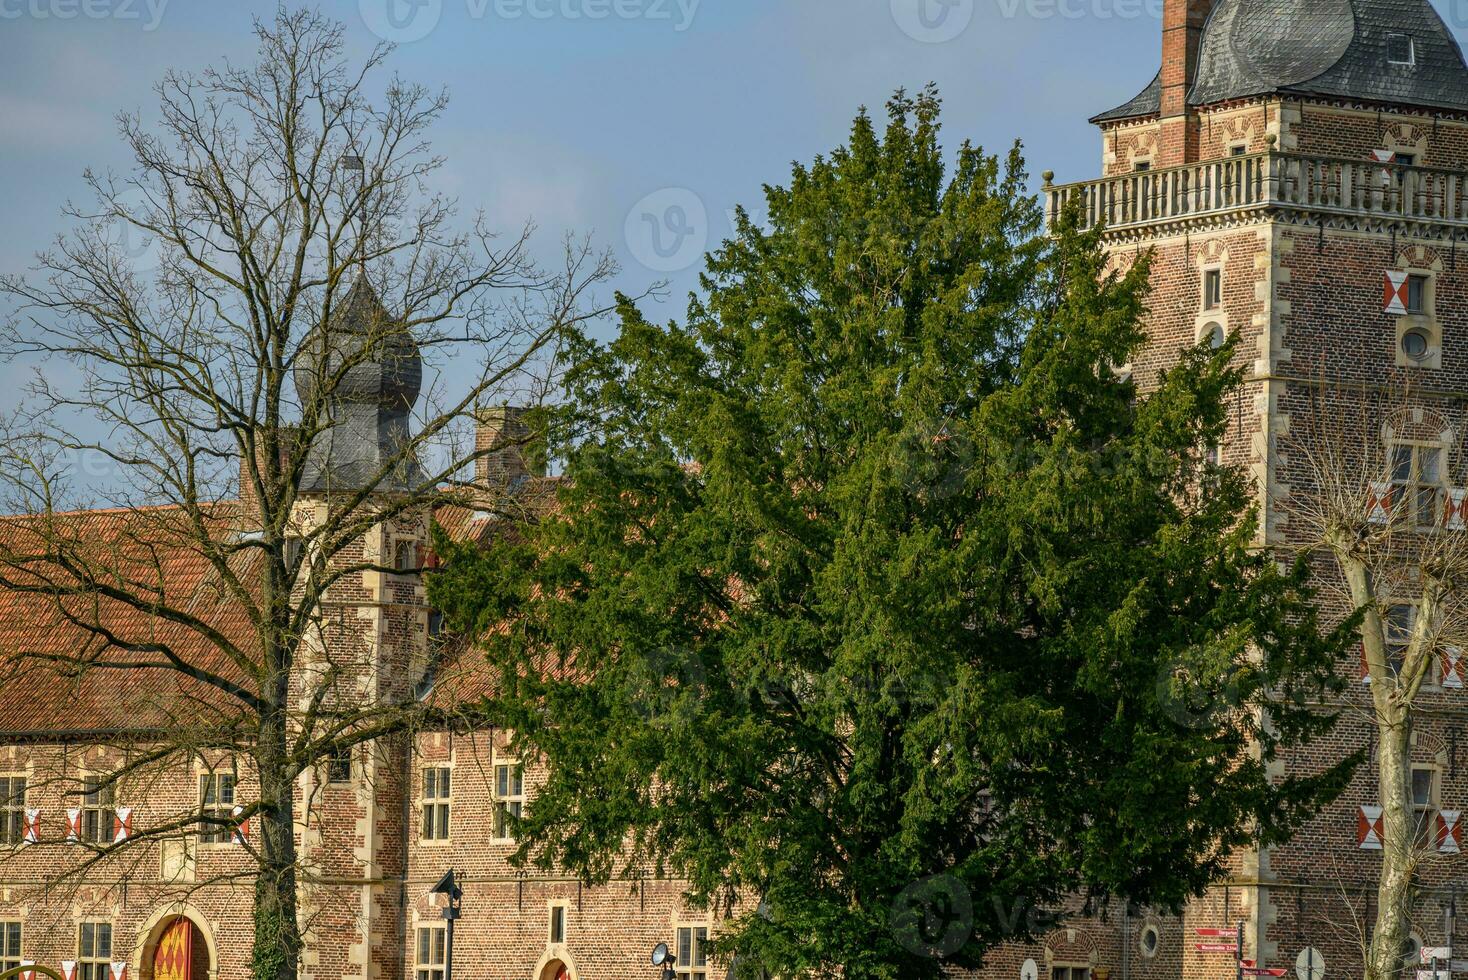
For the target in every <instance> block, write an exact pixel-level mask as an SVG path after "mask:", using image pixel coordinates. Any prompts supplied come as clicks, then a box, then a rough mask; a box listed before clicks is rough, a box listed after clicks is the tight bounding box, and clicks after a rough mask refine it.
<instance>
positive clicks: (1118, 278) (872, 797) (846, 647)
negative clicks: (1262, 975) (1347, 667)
mask: <svg viewBox="0 0 1468 980" xmlns="http://www.w3.org/2000/svg"><path fill="white" fill-rule="evenodd" d="M1024 188H1025V174H1024V172H1023V163H1022V161H1021V159H1020V156H1019V151H1018V149H1017V148H1016V149H1015V150H1014V151H1013V152H1011V153H1010V154H1009V155H1008V156H1007V158H1006V159H1004V160H1002V161H1001V160H1000V159H998V158H996V157H993V156H986V155H985V154H984V153H983V152H982V151H981V150H980V149H978V148H976V147H972V146H969V145H967V144H965V145H964V146H963V147H962V148H961V149H960V150H959V151H958V154H957V159H956V162H955V164H954V167H953V171H952V175H951V177H950V176H949V175H948V172H947V168H946V167H945V163H944V157H943V151H942V148H941V146H940V144H939V100H938V98H937V97H936V94H935V93H934V92H933V91H932V90H931V89H930V90H928V91H925V92H924V93H922V94H920V95H918V96H916V97H912V96H907V95H904V94H902V93H899V94H898V96H897V97H896V98H895V99H894V100H893V101H892V102H891V103H890V106H889V123H888V125H887V127H886V131H885V134H883V133H882V132H880V131H879V128H878V127H877V126H876V125H874V123H873V121H872V120H871V119H870V118H869V117H868V116H867V115H866V114H865V113H863V114H861V115H859V116H858V118H857V119H856V121H855V124H854V126H853V128H852V131H851V136H850V142H849V145H848V146H845V147H842V148H839V149H837V150H835V151H834V152H833V153H832V154H831V155H830V156H829V157H822V158H818V159H816V160H815V161H814V163H813V164H812V165H810V166H809V167H806V166H796V167H795V168H794V171H793V174H792V176H791V180H790V183H789V186H788V187H769V188H767V190H766V194H767V198H768V206H769V221H768V227H764V228H762V227H760V226H757V225H756V224H755V223H753V222H752V221H751V220H750V219H749V217H748V216H747V214H745V213H744V212H743V211H740V212H738V217H737V229H736V234H735V237H734V238H733V239H732V240H731V241H728V242H726V243H725V244H724V245H723V246H722V248H720V249H719V250H718V251H717V252H716V253H714V254H713V255H711V256H710V257H709V259H708V266H707V272H706V274H705V275H704V277H703V290H702V296H701V298H694V299H692V300H691V301H690V306H689V309H688V314H687V317H686V322H685V323H683V324H678V323H672V324H669V325H667V326H662V327H660V326H657V325H655V324H653V323H650V322H649V321H648V320H646V319H645V318H644V317H643V315H642V313H641V312H640V311H639V310H638V309H637V308H636V307H635V305H634V304H633V303H631V302H624V303H623V304H622V306H621V330H620V332H619V335H618V336H617V337H616V338H615V339H614V340H613V341H611V342H610V343H608V344H605V345H599V344H594V343H591V342H590V341H586V342H584V343H583V345H582V346H581V349H580V350H578V351H577V354H578V357H579V363H578V364H577V366H576V367H575V369H574V370H573V371H572V373H571V374H570V384H569V389H568V391H567V398H566V401H565V404H564V406H563V407H561V408H559V409H557V410H555V411H554V412H548V413H546V414H545V415H544V416H543V417H542V422H543V423H544V429H543V431H544V433H545V437H546V439H547V440H548V447H547V448H548V451H549V452H551V453H552V454H554V455H556V456H557V457H558V458H560V459H562V460H563V461H564V475H565V477H566V479H565V480H564V481H563V482H562V484H561V486H560V489H559V502H558V506H557V508H556V510H555V512H554V513H553V514H552V515H551V516H550V517H549V518H547V519H545V520H543V521H541V522H539V523H537V524H535V525H533V526H530V527H527V528H526V529H525V531H524V533H523V534H519V535H515V536H513V537H510V538H506V539H505V540H501V541H499V542H497V543H496V544H495V545H493V546H492V547H490V548H489V549H488V550H487V551H480V550H475V549H472V548H454V547H452V546H451V545H450V544H449V542H447V541H445V540H441V541H440V547H441V548H443V549H444V550H445V551H446V552H447V562H446V566H445V568H444V570H443V571H442V572H440V573H438V575H437V576H436V578H435V579H434V581H433V582H432V584H431V590H432V594H433V597H434V599H435V602H436V603H437V604H438V605H439V606H440V608H442V609H444V610H445V611H446V613H447V614H448V616H449V620H450V622H451V623H452V624H453V625H454V626H455V627H456V628H458V629H459V630H463V631H468V632H473V633H477V634H482V640H481V644H482V648H483V651H484V657H485V660H486V661H487V664H488V669H490V670H492V671H494V672H496V673H497V675H498V681H499V686H498V690H499V691H500V694H499V695H498V696H497V697H496V698H495V699H493V701H492V702H491V703H490V704H489V705H487V710H489V711H491V712H493V714H494V716H495V718H496V719H497V720H498V721H500V722H501V723H503V724H505V725H507V726H509V727H511V728H513V730H514V731H515V733H516V738H517V739H518V740H519V742H520V744H521V745H522V747H523V749H524V751H525V752H526V753H528V754H529V755H530V756H535V757H539V758H542V759H543V760H544V761H545V762H546V763H547V764H548V766H549V772H550V775H549V782H548V783H547V784H546V785H545V786H543V787H542V788H540V789H539V790H538V793H537V794H536V797H535V799H534V801H533V803H532V804H531V805H530V806H529V808H528V810H527V812H526V815H525V818H524V820H523V822H522V825H521V827H520V839H521V840H522V841H523V842H524V843H523V845H522V849H521V855H520V857H521V859H522V860H527V861H533V862H537V863H540V864H550V863H558V864H559V865H561V866H563V867H566V868H568V869H570V870H572V871H573V872H574V873H576V874H578V875H581V876H584V877H585V878H586V879H588V880H591V881H605V880H608V879H611V878H615V877H617V876H619V875H623V874H627V873H629V872H628V868H629V862H632V863H638V862H646V863H650V864H652V865H654V866H655V867H656V868H657V869H658V871H659V872H662V873H666V874H670V875H675V876H678V877H680V878H684V879H687V880H688V881H689V882H690V883H691V884H690V889H691V892H692V895H693V897H694V898H695V899H696V900H699V901H703V902H708V903H710V904H711V905H718V906H719V907H721V908H723V907H725V906H724V904H723V903H725V902H727V900H728V899H730V898H731V897H734V896H738V897H739V899H740V901H739V903H738V905H737V908H736V915H735V918H733V919H732V920H730V921H728V922H723V921H720V922H719V924H718V928H717V929H716V932H717V933H718V934H719V936H720V937H721V941H720V944H719V948H720V951H721V953H722V954H724V955H726V956H729V955H735V954H737V955H738V956H739V957H740V962H741V963H747V964H750V965H752V966H756V967H760V968H763V969H764V970H766V971H769V972H771V973H774V974H778V975H783V976H794V975H797V974H811V973H813V974H831V973H832V972H833V971H835V970H838V969H839V970H840V971H841V973H842V975H844V976H845V977H848V978H864V977H891V978H895V977H903V978H911V977H924V976H936V975H937V974H938V973H939V972H940V968H941V967H942V965H943V964H945V963H950V964H973V963H976V962H978V960H979V958H980V957H981V955H982V954H983V953H984V952H985V951H986V950H987V949H989V948H991V947H992V946H993V945H994V944H996V943H998V942H1001V941H1003V940H1006V939H1009V938H1014V937H1017V936H1022V935H1025V934H1026V933H1028V932H1033V931H1035V930H1036V929H1042V928H1046V927H1047V926H1046V919H1045V918H1044V916H1042V915H1035V914H1031V910H1035V909H1051V908H1054V907H1055V906H1056V905H1057V903H1058V902H1060V901H1061V900H1062V899H1063V897H1064V896H1066V895H1070V894H1076V893H1084V894H1088V895H1091V896H1093V897H1095V896H1107V895H1117V896H1122V897H1125V898H1127V899H1131V900H1135V901H1139V902H1144V903H1151V904H1156V905H1159V906H1176V905H1178V904H1179V903H1182V902H1184V901H1186V900H1187V899H1188V898H1189V897H1190V896H1193V895H1196V894H1198V893H1199V892H1200V890H1201V889H1202V888H1203V887H1204V886H1205V885H1206V884H1207V883H1209V882H1210V881H1212V880H1214V879H1215V878H1217V877H1218V876H1219V875H1220V873H1221V872H1222V871H1223V869H1224V866H1225V862H1226V860H1227V857H1228V855H1229V854H1230V852H1231V851H1232V850H1234V849H1236V848H1238V847H1240V846H1242V845H1245V844H1247V843H1250V842H1252V841H1256V840H1257V841H1258V842H1260V843H1263V844H1269V843H1276V842H1279V841H1282V840H1284V839H1286V838H1287V837H1288V836H1289V835H1290V834H1291V833H1292V832H1293V831H1294V830H1295V829H1296V828H1298V827H1299V826H1300V824H1301V822H1302V821H1303V820H1304V819H1306V818H1307V817H1308V816H1309V815H1310V814H1311V813H1313V812H1314V811H1315V810H1316V809H1317V808H1318V807H1319V806H1320V805H1321V804H1322V802H1323V801H1325V800H1326V799H1328V798H1329V797H1330V796H1331V795H1332V794H1334V793H1336V792H1338V791H1339V789H1340V787H1341V786H1342V784H1343V780H1344V777H1345V776H1346V775H1347V773H1348V771H1349V768H1350V767H1351V766H1352V765H1354V762H1355V760H1348V762H1347V763H1345V764H1343V765H1342V766H1340V767H1337V768H1335V769H1332V770H1330V771H1328V772H1325V773H1322V774H1317V775H1315V776H1313V777H1310V778H1305V777H1300V776H1294V775H1292V776H1290V777H1288V778H1271V777H1270V776H1269V775H1268V774H1267V771H1266V767H1267V765H1268V763H1269V761H1270V760H1272V759H1273V758H1274V757H1275V755H1276V753H1277V752H1279V751H1280V750H1281V749H1283V748H1286V747H1289V746H1293V745H1298V744H1302V743H1304V742H1307V741H1309V740H1311V739H1312V738H1316V737H1318V736H1319V735H1320V734H1321V733H1322V732H1323V731H1324V730H1325V729H1326V728H1327V727H1328V726H1329V724H1330V721H1331V720H1330V719H1329V718H1326V717H1322V716H1320V715H1318V714H1313V713H1311V712H1310V711H1308V710H1306V709H1305V708H1304V707H1302V705H1303V704H1305V702H1306V700H1307V697H1308V696H1309V695H1312V694H1314V693H1318V692H1319V690H1320V689H1322V688H1324V687H1328V686H1330V685H1332V684H1333V683H1335V682H1334V681H1333V679H1332V676H1333V674H1332V664H1333V661H1334V658H1335V656H1336V654H1337V653H1338V652H1339V650H1340V649H1341V648H1342V642H1343V640H1342V638H1341V637H1340V636H1338V635H1335V634H1329V635H1326V634H1323V633H1322V631H1321V629H1320V627H1319V624H1318V623H1317V621H1316V619H1315V617H1314V615H1313V613H1312V611H1311V605H1310V598H1311V597H1310V593H1309V591H1308V585H1307V583H1306V581H1305V577H1304V573H1303V571H1302V570H1299V569H1296V570H1288V569H1286V570H1281V569H1280V568H1279V567H1278V566H1277V564H1276V563H1275V561H1274V559H1273V558H1271V557H1270V556H1269V555H1267V554H1263V553H1260V552H1258V551H1257V550H1255V549H1254V548H1253V547H1252V543H1253V541H1254V539H1255V531H1256V527H1255V525H1254V523H1253V520H1252V517H1251V513H1250V500H1251V493H1250V488H1249V485H1248V484H1247V482H1246V480H1245V478H1244V477H1243V475H1242V474H1241V473H1240V472H1236V471H1234V470H1231V469H1227V468H1220V467H1216V466H1213V465H1210V464H1209V463H1208V462H1206V458H1207V455H1208V454H1207V453H1205V452H1203V451H1202V450H1203V447H1206V446H1208V445H1209V444H1210V443H1212V442H1216V441H1217V440H1218V439H1219V438H1221V436H1222V434H1223V430H1224V428H1225V424H1226V419H1227V414H1226V411H1225V401H1226V399H1227V397H1228V396H1229V395H1230V394H1231V392H1233V391H1234V390H1235V387H1236V386H1237V385H1238V384H1239V382H1240V376H1239V374H1238V372H1237V371H1235V370H1234V369H1232V368H1231V367H1230V360H1231V356H1232V353H1233V348H1232V346H1231V345H1230V346H1225V348H1224V349H1222V350H1218V351H1213V350H1207V349H1201V348H1200V349H1197V350H1190V351H1187V352H1184V353H1183V354H1182V355H1181V360H1180V363H1179V364H1178V366H1177V367H1176V368H1175V369H1174V370H1172V371H1170V372H1169V373H1167V374H1166V375H1165V377H1164V378H1163V380H1162V382H1161V384H1160V386H1159V387H1158V388H1157V390H1155V391H1151V392H1148V393H1146V394H1139V393H1138V392H1137V391H1136V390H1135V388H1134V387H1133V385H1132V384H1131V383H1130V382H1129V381H1128V380H1127V379H1126V378H1125V376H1124V375H1123V374H1122V373H1120V372H1119V371H1118V370H1117V369H1116V368H1115V367H1114V366H1115V365H1122V364H1126V363H1127V362H1128V361H1130V359H1131V358H1132V356H1133V354H1134V353H1135V352H1136V351H1137V350H1138V348H1139V345H1140V344H1141V342H1142V340H1143V337H1142V334H1141V332H1140V329H1139V326H1138V319H1139V314H1140V313H1141V312H1142V310H1143V304H1144V300H1145V283H1146V261H1145V259H1143V260H1142V261H1139V262H1137V263H1136V264H1135V265H1133V266H1132V267H1131V268H1130V270H1129V271H1126V272H1125V273H1113V272H1108V271H1107V263H1106V261H1105V258H1104V256H1103V253H1102V251H1101V248H1100V242H1099V237H1098V235H1097V234H1095V233H1086V234H1082V233H1079V232H1077V231H1076V230H1075V229H1074V228H1073V227H1072V226H1071V225H1070V224H1066V225H1064V226H1063V227H1060V228H1057V229H1053V232H1054V233H1053V234H1047V233H1046V230H1045V229H1044V228H1043V226H1042V218H1041V213H1040V209H1039V207H1038V205H1037V203H1036V201H1035V200H1034V199H1033V198H1031V197H1029V196H1027V194H1026V193H1025V189H1024ZM506 624H507V625H506ZM494 626H498V627H499V628H498V629H493V630H491V629H490V628H491V627H494ZM1266 705H1267V708H1266V707H1265V706H1266ZM1265 717H1267V718H1268V724H1267V725H1266V724H1262V723H1261V719H1262V718H1265Z"/></svg>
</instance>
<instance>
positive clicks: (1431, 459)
mask: <svg viewBox="0 0 1468 980" xmlns="http://www.w3.org/2000/svg"><path fill="white" fill-rule="evenodd" d="M1301 396H1302V397H1303V398H1304V399H1306V402H1307V404H1308V407H1306V404H1301V405H1299V406H1296V407H1298V408H1301V409H1304V410H1302V411H1296V412H1293V413H1292V414H1291V425H1290V430H1289V433H1288V435H1287V436H1285V437H1283V438H1282V439H1281V443H1280V448H1281V451H1282V453H1283V455H1284V456H1285V457H1286V463H1285V465H1286V468H1287V469H1288V472H1289V473H1290V477H1289V480H1290V483H1291V485H1290V486H1289V488H1288V493H1285V494H1281V495H1280V496H1279V497H1278V498H1277V499H1279V500H1280V501H1281V504H1280V508H1281V510H1282V511H1283V513H1284V514H1285V515H1286V516H1287V519H1288V525H1287V527H1286V528H1285V535H1286V537H1287V538H1289V539H1290V540H1292V541H1293V542H1295V543H1296V544H1297V545H1298V546H1299V547H1301V548H1304V549H1306V550H1307V551H1309V552H1311V553H1313V554H1314V555H1315V556H1316V557H1317V558H1319V559H1322V561H1323V563H1324V566H1325V569H1324V574H1321V575H1319V576H1317V581H1318V582H1319V583H1320V589H1321V597H1322V600H1323V601H1325V602H1329V603H1331V604H1332V605H1333V606H1334V607H1335V608H1337V609H1338V610H1341V611H1343V612H1347V613H1350V614H1352V615H1354V616H1356V617H1357V618H1358V621H1359V632H1360V638H1361V654H1362V658H1363V677H1362V680H1363V681H1368V679H1369V697H1368V698H1367V699H1366V700H1365V707H1364V710H1365V711H1366V714H1367V715H1368V716H1369V717H1368V721H1369V723H1370V724H1371V725H1372V726H1373V727H1374V729H1375V733H1376V758H1375V767H1376V778H1377V782H1378V786H1379V794H1380V795H1379V805H1380V807H1381V810H1382V814H1381V831H1382V832H1381V834H1380V837H1381V852H1382V864H1381V871H1380V876H1379V879H1378V881H1377V884H1376V902H1375V906H1376V910H1377V911H1376V916H1375V922H1374V924H1368V925H1369V926H1370V928H1368V929H1365V930H1364V934H1365V946H1366V948H1365V963H1366V969H1365V976H1366V978H1367V980H1388V978H1395V977H1396V976H1398V974H1399V972H1400V971H1401V969H1402V962H1403V961H1402V950H1403V946H1404V944H1405V943H1406V940H1407V938H1408V934H1409V930H1410V928H1411V923H1412V916H1413V914H1414V900H1415V899H1416V897H1417V890H1418V886H1419V881H1420V874H1421V872H1422V871H1423V870H1424V867H1425V865H1426V863H1427V862H1428V861H1429V859H1431V858H1432V857H1433V856H1435V854H1436V850H1437V849H1436V846H1435V843H1436V841H1435V836H1436V835H1437V834H1438V832H1439V831H1438V828H1437V827H1436V826H1434V825H1429V826H1423V825H1421V821H1422V819H1423V816H1422V814H1421V813H1420V812H1419V810H1418V808H1417V807H1416V805H1415V803H1416V801H1415V799H1414V793H1413V785H1412V769H1411V748H1412V744H1411V739H1412V734H1413V728H1414V723H1415V722H1417V721H1420V720H1421V719H1420V716H1421V709H1422V704H1421V701H1422V698H1421V694H1422V691H1423V686H1424V684H1426V683H1428V682H1430V681H1431V680H1432V678H1433V677H1434V671H1435V670H1438V669H1440V668H1439V667H1438V666H1437V665H1438V664H1441V665H1442V667H1441V669H1442V670H1443V671H1444V674H1445V677H1446V678H1447V679H1448V681H1449V683H1453V680H1452V678H1454V677H1458V676H1460V675H1458V674H1457V673H1456V672H1457V671H1458V670H1459V669H1460V668H1459V667H1458V658H1459V656H1460V651H1461V649H1462V648H1464V647H1468V603H1465V601H1464V595H1463V592H1462V586H1463V585H1464V584H1465V583H1468V530H1465V517H1468V515H1465V512H1464V510H1463V505H1464V500H1465V496H1464V492H1463V491H1462V490H1461V489H1457V488H1460V487H1463V486H1464V485H1465V482H1468V481H1465V480H1464V476H1465V473H1464V472H1462V469H1463V467H1464V465H1465V462H1468V460H1465V458H1464V454H1463V452H1462V448H1463V447H1462V437H1463V428H1462V426H1463V419H1462V418H1460V417H1453V416H1450V415H1449V414H1447V412H1446V411H1445V410H1444V409H1443V408H1442V407H1438V408H1434V407H1431V406H1432V402H1433V400H1432V399H1430V398H1429V399H1420V400H1419V399H1414V397H1413V393H1412V392H1411V391H1410V390H1409V389H1408V388H1406V387H1405V386H1404V387H1403V389H1402V390H1401V391H1399V392H1393V393H1388V392H1384V391H1380V390H1374V389H1368V388H1364V387H1360V386H1353V385H1350V384H1343V383H1339V382H1335V381H1330V382H1326V381H1321V382H1319V383H1317V384H1314V385H1312V386H1309V388H1308V391H1302V392H1301ZM1455 477H1456V478H1455Z"/></svg>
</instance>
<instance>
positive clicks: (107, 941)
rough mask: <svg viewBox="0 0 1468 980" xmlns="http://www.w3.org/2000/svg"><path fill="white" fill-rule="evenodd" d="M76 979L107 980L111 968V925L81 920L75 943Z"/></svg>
mask: <svg viewBox="0 0 1468 980" xmlns="http://www.w3.org/2000/svg"><path fill="white" fill-rule="evenodd" d="M76 961H77V976H78V980H109V972H108V971H110V970H111V968H112V926H111V925H109V924H107V923H106V922H83V923H82V924H81V928H80V935H79V936H78V937H77V943H76Z"/></svg>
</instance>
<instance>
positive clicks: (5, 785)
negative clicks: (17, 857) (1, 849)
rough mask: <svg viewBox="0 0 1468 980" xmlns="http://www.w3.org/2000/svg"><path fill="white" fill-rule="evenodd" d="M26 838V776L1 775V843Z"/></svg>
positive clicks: (14, 842) (9, 842)
mask: <svg viewBox="0 0 1468 980" xmlns="http://www.w3.org/2000/svg"><path fill="white" fill-rule="evenodd" d="M24 839H25V777H24V776H0V844H19V843H20V842H21V841H22V840H24Z"/></svg>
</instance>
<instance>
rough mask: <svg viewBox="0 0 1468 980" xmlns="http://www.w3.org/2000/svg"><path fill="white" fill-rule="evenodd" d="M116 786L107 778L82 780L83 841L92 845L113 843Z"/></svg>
mask: <svg viewBox="0 0 1468 980" xmlns="http://www.w3.org/2000/svg"><path fill="white" fill-rule="evenodd" d="M113 788H114V784H113V783H112V782H111V781H110V780H109V779H108V778H107V777H105V776H85V777H83V778H82V799H81V803H82V807H81V810H82V819H81V824H82V825H81V832H82V833H81V835H82V840H84V841H87V842H88V843H90V844H110V843H111V842H112V830H113V827H112V821H113V816H114V814H115V812H116V811H115V810H114V808H113Z"/></svg>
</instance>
